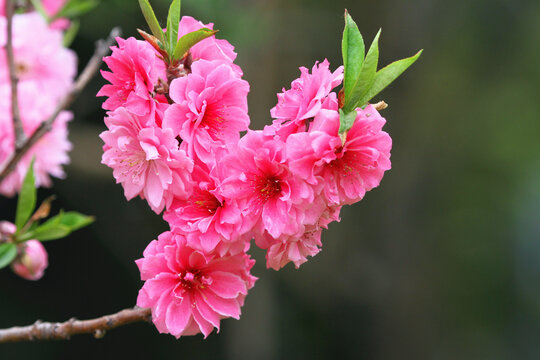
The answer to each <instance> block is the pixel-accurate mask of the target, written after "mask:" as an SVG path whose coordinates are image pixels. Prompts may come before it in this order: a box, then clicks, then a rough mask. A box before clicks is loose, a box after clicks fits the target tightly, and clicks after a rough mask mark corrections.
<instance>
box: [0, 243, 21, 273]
mask: <svg viewBox="0 0 540 360" xmlns="http://www.w3.org/2000/svg"><path fill="white" fill-rule="evenodd" d="M16 257H17V246H16V245H15V244H13V243H5V244H1V245H0V269H2V268H5V267H6V266H8V265H9V264H11V262H12V261H13V260H14V259H15V258H16Z"/></svg>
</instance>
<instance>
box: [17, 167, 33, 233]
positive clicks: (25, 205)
mask: <svg viewBox="0 0 540 360" xmlns="http://www.w3.org/2000/svg"><path fill="white" fill-rule="evenodd" d="M36 192H37V191H36V186H35V178H34V160H33V159H32V162H31V163H30V167H29V168H28V171H27V172H26V176H25V177H24V181H23V183H22V187H21V191H20V193H19V199H18V201H17V212H16V214H15V226H17V231H20V230H21V229H22V228H23V226H24V225H25V224H26V222H27V221H28V219H30V216H31V215H32V213H33V212H34V209H35V208H36Z"/></svg>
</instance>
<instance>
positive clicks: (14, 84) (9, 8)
mask: <svg viewBox="0 0 540 360" xmlns="http://www.w3.org/2000/svg"><path fill="white" fill-rule="evenodd" d="M5 5H6V7H5V10H6V26H7V31H6V36H7V39H6V57H7V62H8V69H9V82H10V85H11V114H12V115H11V117H12V121H13V133H14V134H15V149H19V148H21V147H22V146H23V144H24V142H25V140H26V135H25V133H24V129H23V125H22V121H21V113H20V111H19V95H18V91H17V89H18V84H19V78H18V74H17V67H16V65H15V57H14V55H13V14H14V12H15V2H14V0H6V4H5Z"/></svg>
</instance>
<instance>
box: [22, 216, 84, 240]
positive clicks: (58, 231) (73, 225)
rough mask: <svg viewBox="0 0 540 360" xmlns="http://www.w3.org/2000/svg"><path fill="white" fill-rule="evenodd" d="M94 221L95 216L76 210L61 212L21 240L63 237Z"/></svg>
mask: <svg viewBox="0 0 540 360" xmlns="http://www.w3.org/2000/svg"><path fill="white" fill-rule="evenodd" d="M93 222H94V218H93V217H92V216H87V215H83V214H80V213H78V212H75V211H69V212H66V213H64V212H60V213H59V214H58V215H56V216H53V217H52V218H50V219H49V220H47V221H46V222H45V223H43V224H41V225H40V226H38V227H36V228H35V229H33V230H32V231H28V232H27V233H25V234H24V235H23V236H21V237H20V238H19V240H20V241H26V240H30V239H37V240H40V241H49V240H56V239H61V238H64V237H66V236H68V235H69V234H71V233H72V232H73V231H75V230H78V229H80V228H83V227H85V226H87V225H90V224H91V223H93Z"/></svg>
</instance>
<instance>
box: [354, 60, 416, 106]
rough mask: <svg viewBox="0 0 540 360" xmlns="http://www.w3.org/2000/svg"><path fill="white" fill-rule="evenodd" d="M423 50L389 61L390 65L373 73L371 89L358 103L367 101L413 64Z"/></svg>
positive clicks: (361, 103)
mask: <svg viewBox="0 0 540 360" xmlns="http://www.w3.org/2000/svg"><path fill="white" fill-rule="evenodd" d="M422 51H423V50H420V51H419V52H417V53H416V54H415V55H414V56H411V57H409V58H406V59H401V60H398V61H395V62H393V63H391V64H390V65H388V66H386V67H384V68H382V69H381V70H379V71H378V72H377V74H375V79H374V81H373V85H372V86H371V89H369V91H368V92H367V93H366V94H365V95H364V97H363V98H362V99H360V101H359V105H363V104H365V103H367V102H368V101H369V100H371V99H373V97H374V96H375V95H377V94H378V93H380V92H381V91H383V90H384V88H386V87H387V86H388V85H390V84H391V83H392V82H393V81H394V80H395V79H396V78H397V77H398V76H399V75H401V74H402V73H403V72H404V71H405V70H407V68H408V67H409V66H411V65H412V64H414V62H415V61H416V60H418V58H419V57H420V55H421V54H422Z"/></svg>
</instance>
